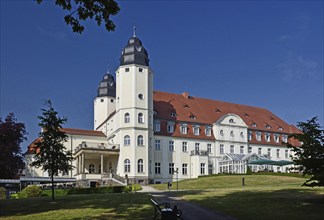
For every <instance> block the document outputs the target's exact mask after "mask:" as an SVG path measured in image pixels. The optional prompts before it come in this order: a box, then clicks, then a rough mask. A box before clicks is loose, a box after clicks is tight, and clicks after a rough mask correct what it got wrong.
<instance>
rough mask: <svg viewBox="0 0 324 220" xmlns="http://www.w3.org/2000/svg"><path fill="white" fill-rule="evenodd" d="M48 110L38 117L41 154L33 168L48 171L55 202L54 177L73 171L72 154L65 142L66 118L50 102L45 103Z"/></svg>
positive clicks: (37, 154)
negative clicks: (66, 147) (60, 173)
mask: <svg viewBox="0 0 324 220" xmlns="http://www.w3.org/2000/svg"><path fill="white" fill-rule="evenodd" d="M45 106H46V107H47V109H42V116H38V119H39V120H40V123H39V124H38V125H39V126H40V127H41V128H42V132H40V133H39V137H40V140H41V141H39V142H37V143H36V147H37V148H38V149H39V152H38V153H36V155H35V157H34V159H35V160H34V161H33V162H32V163H31V166H35V167H42V169H43V170H44V171H48V173H49V175H50V177H51V181H52V199H53V200H54V175H56V174H57V173H58V172H59V171H62V172H67V171H68V170H71V169H72V168H73V166H72V165H71V161H72V160H73V158H72V152H71V151H67V150H66V149H65V147H64V142H66V141H67V135H66V134H65V132H63V131H62V130H61V129H62V125H63V124H65V123H66V121H67V119H66V118H60V117H59V116H58V113H57V111H55V110H54V108H53V106H52V103H51V101H50V100H47V101H45Z"/></svg>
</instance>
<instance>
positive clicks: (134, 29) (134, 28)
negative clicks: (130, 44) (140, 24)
mask: <svg viewBox="0 0 324 220" xmlns="http://www.w3.org/2000/svg"><path fill="white" fill-rule="evenodd" d="M133 31H134V35H133V37H136V27H135V26H134V27H133Z"/></svg>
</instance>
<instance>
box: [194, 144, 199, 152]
mask: <svg viewBox="0 0 324 220" xmlns="http://www.w3.org/2000/svg"><path fill="white" fill-rule="evenodd" d="M195 151H196V152H199V143H195Z"/></svg>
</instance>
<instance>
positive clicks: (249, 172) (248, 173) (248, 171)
mask: <svg viewBox="0 0 324 220" xmlns="http://www.w3.org/2000/svg"><path fill="white" fill-rule="evenodd" d="M246 175H252V170H251V167H250V166H247V169H246Z"/></svg>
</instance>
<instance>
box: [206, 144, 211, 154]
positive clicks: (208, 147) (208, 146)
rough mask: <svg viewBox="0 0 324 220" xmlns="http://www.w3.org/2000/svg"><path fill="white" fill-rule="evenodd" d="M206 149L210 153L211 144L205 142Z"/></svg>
mask: <svg viewBox="0 0 324 220" xmlns="http://www.w3.org/2000/svg"><path fill="white" fill-rule="evenodd" d="M207 151H208V153H210V154H211V152H212V149H211V144H207Z"/></svg>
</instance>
